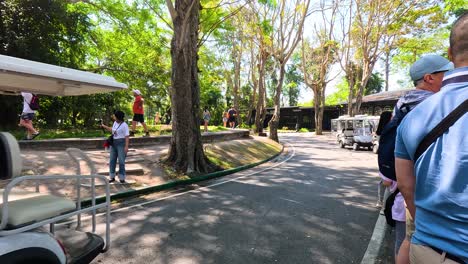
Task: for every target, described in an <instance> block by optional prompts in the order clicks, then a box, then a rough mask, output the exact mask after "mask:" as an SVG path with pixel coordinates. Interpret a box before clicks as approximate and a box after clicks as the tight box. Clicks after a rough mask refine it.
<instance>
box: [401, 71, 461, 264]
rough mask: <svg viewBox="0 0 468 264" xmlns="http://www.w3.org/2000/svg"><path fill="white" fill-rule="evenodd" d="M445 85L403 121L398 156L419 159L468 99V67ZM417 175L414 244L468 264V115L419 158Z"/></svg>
mask: <svg viewBox="0 0 468 264" xmlns="http://www.w3.org/2000/svg"><path fill="white" fill-rule="evenodd" d="M442 86H443V87H442V89H441V91H440V92H438V93H436V94H434V95H433V96H431V97H429V98H428V99H426V100H425V101H423V102H422V103H420V104H419V105H418V106H417V107H416V108H414V109H413V110H412V111H411V112H410V113H409V114H408V115H407V116H406V117H405V118H404V119H403V122H402V123H401V124H400V126H399V127H398V132H397V138H396V146H395V157H398V158H402V159H407V160H413V158H414V153H415V152H416V148H417V147H418V145H419V143H420V142H421V141H422V139H423V138H424V136H426V135H427V134H428V133H429V132H430V131H431V130H432V129H433V128H434V127H435V126H436V125H437V124H438V123H439V122H440V121H441V120H442V119H443V118H444V117H446V116H447V115H448V114H449V113H450V112H451V111H452V110H453V109H455V108H456V107H457V106H458V105H460V104H461V103H462V102H463V101H465V100H466V99H468V67H462V68H457V69H455V70H453V71H451V72H449V73H446V75H445V77H444V81H443V83H442ZM415 175H416V189H415V205H416V218H415V224H416V230H415V233H414V235H413V238H412V241H411V242H412V243H414V244H420V245H428V246H432V247H436V248H439V249H441V250H443V251H446V252H448V253H451V254H453V255H456V256H459V257H460V258H462V259H463V260H464V261H465V263H468V114H465V115H463V116H462V117H461V118H460V119H459V120H458V121H457V122H456V123H455V124H454V125H453V126H451V127H450V128H449V129H448V130H447V131H446V132H445V133H444V134H443V135H442V136H440V137H439V138H438V139H437V140H436V141H435V142H434V143H433V144H432V145H431V146H430V147H429V148H428V149H427V151H426V152H424V153H423V154H422V155H421V156H420V157H419V159H418V160H417V161H416V162H415Z"/></svg>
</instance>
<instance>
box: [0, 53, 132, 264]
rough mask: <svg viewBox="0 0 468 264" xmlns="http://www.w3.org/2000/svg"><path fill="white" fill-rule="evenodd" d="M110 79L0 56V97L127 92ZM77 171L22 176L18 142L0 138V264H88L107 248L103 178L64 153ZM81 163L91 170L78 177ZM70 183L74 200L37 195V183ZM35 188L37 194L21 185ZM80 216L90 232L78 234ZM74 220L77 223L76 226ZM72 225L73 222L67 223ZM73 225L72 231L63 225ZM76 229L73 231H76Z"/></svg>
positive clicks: (76, 154) (78, 155)
mask: <svg viewBox="0 0 468 264" xmlns="http://www.w3.org/2000/svg"><path fill="white" fill-rule="evenodd" d="M126 88H127V87H126V85H124V84H122V83H118V82H116V81H115V79H114V78H112V77H107V76H102V75H98V74H92V73H87V72H82V71H77V70H73V69H67V68H63V67H58V66H54V65H48V64H44V63H37V62H32V61H27V60H22V59H17V58H13V57H8V56H3V55H0V93H2V94H9V95H15V94H19V92H21V91H27V92H32V93H37V94H46V95H61V96H64V95H70V96H71V95H83V94H92V93H100V92H112V91H118V90H121V89H126ZM67 152H68V154H69V155H70V157H71V158H72V159H73V160H74V161H75V163H76V164H77V166H78V175H48V176H45V175H33V176H20V174H21V171H22V161H21V156H20V149H19V146H18V142H17V141H16V139H15V138H14V137H13V136H12V135H11V134H9V133H6V132H0V180H1V182H2V186H4V188H3V189H0V217H1V220H0V263H2V264H10V263H11V264H26V263H39V264H45V263H52V264H56V263H57V264H64V263H90V262H91V261H92V260H93V259H94V258H95V257H96V256H97V255H98V254H100V253H101V252H105V251H107V250H108V249H109V246H110V232H109V231H110V196H109V185H108V182H107V180H106V178H105V177H104V176H100V175H96V174H97V173H96V169H95V168H94V166H93V163H92V162H91V160H90V159H89V158H88V157H87V156H86V155H85V154H84V153H83V152H81V151H80V150H78V149H67ZM80 161H84V162H86V163H87V164H88V166H89V167H90V168H91V170H90V171H91V173H90V175H80V174H81V170H80ZM58 180H67V181H70V180H71V181H74V183H75V184H74V193H75V194H76V197H73V198H70V197H67V198H65V197H59V196H56V195H51V194H48V193H41V192H39V183H41V182H46V181H58ZM96 181H100V182H102V183H103V184H104V186H105V190H106V202H105V203H102V204H96V192H95V185H96ZM27 182H32V183H34V184H36V188H35V190H31V189H30V188H29V189H27V188H23V184H24V183H27ZM84 182H86V183H90V186H91V189H90V193H91V206H89V207H86V208H83V207H82V206H81V204H82V200H83V198H84V197H82V194H81V193H82V191H81V188H83V186H85V185H84V184H82V183H84ZM97 210H102V211H103V212H104V216H105V231H104V233H105V234H104V236H103V237H101V236H100V235H98V234H96V233H95V232H96V212H97ZM82 214H89V215H90V218H91V228H90V229H91V231H90V232H84V231H81V229H83V227H82V226H81V224H82V221H81V220H82ZM75 219H76V222H75V221H74V220H75ZM71 220H72V221H71ZM64 222H68V223H70V222H73V226H74V227H75V228H71V226H72V225H66V226H64V225H62V224H63V223H64ZM75 223H76V226H75Z"/></svg>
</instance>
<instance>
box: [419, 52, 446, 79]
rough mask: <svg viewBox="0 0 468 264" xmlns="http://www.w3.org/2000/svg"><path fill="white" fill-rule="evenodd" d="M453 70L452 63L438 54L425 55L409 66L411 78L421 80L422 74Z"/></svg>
mask: <svg viewBox="0 0 468 264" xmlns="http://www.w3.org/2000/svg"><path fill="white" fill-rule="evenodd" d="M450 70H453V63H452V62H450V61H449V60H447V59H446V58H444V57H442V56H439V55H426V56H424V57H422V58H420V59H419V60H417V61H416V62H415V63H414V64H413V65H411V68H410V76H411V80H413V81H417V80H421V79H422V78H423V77H424V75H426V74H431V73H435V72H444V71H450Z"/></svg>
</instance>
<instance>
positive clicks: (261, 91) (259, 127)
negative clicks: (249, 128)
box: [255, 55, 266, 133]
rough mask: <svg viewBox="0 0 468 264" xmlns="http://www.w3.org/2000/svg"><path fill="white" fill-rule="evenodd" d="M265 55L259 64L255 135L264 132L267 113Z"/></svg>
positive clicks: (261, 56)
mask: <svg viewBox="0 0 468 264" xmlns="http://www.w3.org/2000/svg"><path fill="white" fill-rule="evenodd" d="M264 57H265V56H264V55H260V59H259V62H258V101H257V107H256V109H255V133H262V132H263V120H264V113H263V111H265V107H264V104H265V102H264V101H265V82H264V78H265V60H266V59H264Z"/></svg>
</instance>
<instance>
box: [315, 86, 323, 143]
mask: <svg viewBox="0 0 468 264" xmlns="http://www.w3.org/2000/svg"><path fill="white" fill-rule="evenodd" d="M313 89H314V120H315V134H316V135H322V122H321V119H320V108H321V104H322V99H321V94H320V91H318V89H319V88H318V87H314V88H313Z"/></svg>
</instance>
